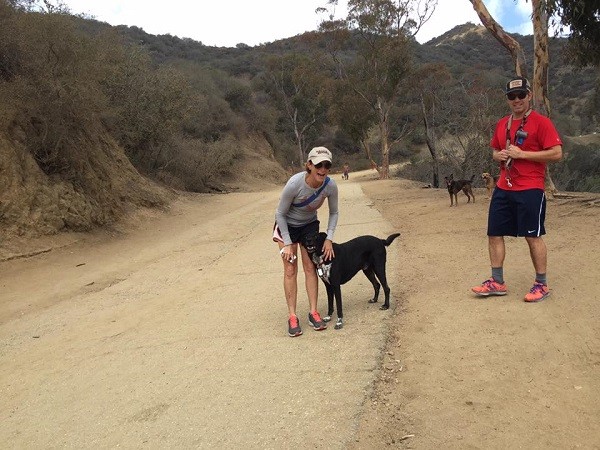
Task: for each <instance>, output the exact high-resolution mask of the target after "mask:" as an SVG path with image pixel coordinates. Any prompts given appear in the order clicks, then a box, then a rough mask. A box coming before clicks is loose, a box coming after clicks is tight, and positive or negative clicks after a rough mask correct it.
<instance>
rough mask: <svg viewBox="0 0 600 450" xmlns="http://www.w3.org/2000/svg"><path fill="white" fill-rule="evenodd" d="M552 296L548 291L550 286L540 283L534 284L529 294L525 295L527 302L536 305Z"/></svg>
mask: <svg viewBox="0 0 600 450" xmlns="http://www.w3.org/2000/svg"><path fill="white" fill-rule="evenodd" d="M549 295H550V291H549V290H548V286H546V285H545V284H542V283H538V282H537V281H536V282H535V283H533V287H532V288H531V289H530V290H529V292H528V293H527V294H525V298H524V299H523V300H525V301H526V302H530V303H534V302H539V301H540V300H544V299H545V298H546V297H548V296H549Z"/></svg>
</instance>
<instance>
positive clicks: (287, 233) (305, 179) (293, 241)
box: [273, 147, 338, 337]
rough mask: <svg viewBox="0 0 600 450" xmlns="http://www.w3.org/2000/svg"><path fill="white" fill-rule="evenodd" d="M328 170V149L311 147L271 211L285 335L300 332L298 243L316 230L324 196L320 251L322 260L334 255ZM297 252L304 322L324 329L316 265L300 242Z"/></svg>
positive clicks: (333, 191)
mask: <svg viewBox="0 0 600 450" xmlns="http://www.w3.org/2000/svg"><path fill="white" fill-rule="evenodd" d="M330 169H331V152H330V151H329V150H328V149H327V148H325V147H315V148H313V149H312V150H311V151H310V153H309V154H308V160H307V162H306V171H305V172H300V173H297V174H296V175H293V176H292V177H291V178H290V179H289V180H288V182H287V184H286V185H285V187H284V188H283V192H282V194H281V198H280V200H279V205H278V206H277V210H276V211H275V226H274V229H273V240H274V241H275V242H277V244H278V245H279V253H280V254H281V259H282V261H283V289H284V292H285V300H286V302H287V306H288V311H289V316H290V317H289V320H288V334H289V335H290V336H291V337H295V336H300V335H301V334H302V329H301V328H300V323H299V321H298V316H297V315H296V301H297V298H298V280H297V275H298V264H297V258H298V244H302V243H303V242H304V238H305V236H308V235H311V234H316V233H318V232H319V221H318V220H317V209H319V208H320V207H321V206H322V205H323V203H324V202H325V199H327V202H328V206H329V221H328V223H327V239H326V240H325V243H324V244H323V254H324V259H325V261H328V260H330V259H331V258H333V257H334V254H333V245H332V241H333V234H334V232H335V227H336V225H337V220H338V189H337V185H336V184H335V181H333V179H331V178H329V177H328V174H329V170H330ZM300 254H301V256H302V269H303V270H304V278H305V284H306V292H307V294H308V302H309V304H310V312H309V313H308V321H309V322H310V324H311V325H312V326H313V328H314V329H315V330H317V331H320V330H324V329H325V328H327V325H326V324H325V322H323V320H321V316H320V315H319V312H318V311H317V298H318V292H319V279H318V277H317V273H316V268H315V265H314V264H313V262H312V261H311V259H310V257H309V256H308V252H307V251H306V248H304V246H303V245H300Z"/></svg>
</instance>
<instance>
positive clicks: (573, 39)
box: [545, 0, 600, 66]
mask: <svg viewBox="0 0 600 450" xmlns="http://www.w3.org/2000/svg"><path fill="white" fill-rule="evenodd" d="M545 5H546V8H547V11H548V14H549V15H550V16H552V21H553V23H554V24H555V25H557V26H558V31H559V32H560V33H563V32H565V31H566V32H568V33H569V40H570V43H571V47H570V49H571V52H572V54H573V56H574V58H575V60H577V61H578V62H579V63H580V64H582V65H587V64H592V65H596V66H597V65H599V64H600V51H598V49H599V48H600V0H546V1H545Z"/></svg>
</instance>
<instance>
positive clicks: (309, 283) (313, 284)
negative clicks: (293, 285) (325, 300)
mask: <svg viewBox="0 0 600 450" xmlns="http://www.w3.org/2000/svg"><path fill="white" fill-rule="evenodd" d="M300 254H301V255H302V269H303V270H304V280H305V283H306V293H307V294H308V303H309V304H310V312H314V311H317V300H318V298H319V277H318V276H317V269H316V267H315V265H314V264H313V262H312V260H311V259H310V256H309V255H308V252H307V251H306V249H305V248H304V247H303V246H300Z"/></svg>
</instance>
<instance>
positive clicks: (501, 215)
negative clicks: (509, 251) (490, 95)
mask: <svg viewBox="0 0 600 450" xmlns="http://www.w3.org/2000/svg"><path fill="white" fill-rule="evenodd" d="M505 94H506V98H507V102H508V106H509V108H510V110H511V113H512V114H510V115H509V116H506V117H504V118H502V119H500V120H499V121H498V123H497V124H496V130H495V132H494V135H493V137H492V140H491V142H490V147H492V150H493V152H492V158H493V159H494V161H497V162H498V163H499V164H500V178H499V179H498V182H497V184H496V188H495V189H494V193H493V194H492V199H491V202H490V209H489V215H488V231H487V234H488V247H489V254H490V262H491V266H492V276H491V278H489V279H488V280H486V281H484V282H483V283H482V284H481V285H480V286H475V287H473V288H471V290H472V291H473V292H475V293H476V294H477V295H479V296H484V297H487V296H490V295H506V293H507V288H506V284H505V283H504V274H503V264H504V257H505V254H506V247H505V243H504V236H515V237H524V238H525V240H526V241H527V244H528V245H529V253H530V255H531V260H532V262H533V267H534V269H535V281H534V284H533V287H532V288H531V289H530V291H529V292H528V293H527V294H526V295H525V298H524V300H525V301H526V302H538V301H540V300H543V299H545V298H546V297H548V296H549V295H550V291H549V290H548V281H547V278H546V265H547V249H546V244H545V243H544V240H543V239H542V236H543V235H544V234H546V230H545V228H544V220H545V214H546V197H545V192H544V181H545V173H546V163H549V162H554V161H559V160H560V159H561V158H562V142H561V139H560V137H559V135H558V133H557V131H556V128H555V127H554V125H553V124H552V122H551V121H550V119H548V118H547V117H545V116H543V115H541V114H539V113H537V112H536V111H533V110H532V109H531V101H532V94H531V87H530V85H529V81H528V80H527V79H526V78H523V77H517V78H513V79H512V80H510V81H509V82H508V83H507V84H506V90H505Z"/></svg>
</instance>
